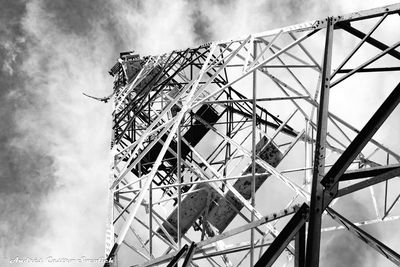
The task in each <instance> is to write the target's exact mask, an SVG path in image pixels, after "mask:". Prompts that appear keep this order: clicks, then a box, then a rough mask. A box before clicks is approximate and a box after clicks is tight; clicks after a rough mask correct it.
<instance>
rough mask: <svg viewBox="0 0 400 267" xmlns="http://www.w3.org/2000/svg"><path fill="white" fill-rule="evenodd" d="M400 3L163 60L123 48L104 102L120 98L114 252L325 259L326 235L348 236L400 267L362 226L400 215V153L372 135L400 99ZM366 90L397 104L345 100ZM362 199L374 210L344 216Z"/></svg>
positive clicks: (261, 261) (210, 259) (137, 262)
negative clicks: (399, 181) (344, 208)
mask: <svg viewBox="0 0 400 267" xmlns="http://www.w3.org/2000/svg"><path fill="white" fill-rule="evenodd" d="M399 11H400V5H399V4H397V5H391V6H387V7H382V8H378V9H373V10H368V11H361V12H357V13H353V14H348V15H343V16H335V17H328V18H326V19H323V20H316V21H313V22H308V23H304V24H299V25H294V26H290V27H286V28H282V29H277V30H272V31H266V32H261V33H257V34H251V35H249V36H246V37H243V38H238V39H234V40H230V41H221V42H213V43H208V44H205V45H201V46H199V47H196V48H188V49H186V50H179V51H172V52H171V53H166V54H162V55H159V56H149V57H143V58H142V57H140V56H139V55H135V54H134V53H133V52H127V53H121V56H120V59H119V60H118V62H117V63H116V64H115V65H114V67H113V68H112V69H111V71H110V74H111V75H113V76H114V77H115V82H114V92H113V95H112V96H110V97H108V98H103V99H100V100H105V101H107V100H108V99H109V98H111V97H113V100H114V101H113V129H112V142H111V153H112V160H111V166H110V170H111V172H110V188H109V217H108V225H107V233H106V238H107V239H106V255H107V256H108V258H109V259H111V258H114V259H115V260H118V262H119V263H120V265H121V266H132V265H134V266H156V265H162V266H177V265H176V264H177V263H178V262H180V263H182V266H257V267H258V266H271V265H273V264H274V263H276V264H277V265H279V264H281V265H284V264H292V265H294V266H318V265H319V261H320V246H321V235H324V233H325V232H329V233H332V232H334V231H347V232H348V234H349V235H354V236H356V237H357V238H358V239H359V241H360V242H363V243H365V244H367V245H368V246H370V247H371V248H373V249H374V250H376V252H377V253H379V254H381V255H383V256H384V257H385V258H387V260H388V261H391V262H393V263H395V264H396V265H400V256H399V254H397V252H395V251H394V250H393V249H391V248H390V247H388V246H387V245H385V244H384V243H383V242H381V241H379V240H377V239H376V238H375V237H373V236H372V235H370V234H369V233H368V232H367V231H366V230H365V229H363V228H362V225H367V224H377V225H382V224H380V223H383V222H386V221H393V220H397V219H399V215H396V212H398V211H399V210H398V209H396V207H397V206H396V204H397V202H398V199H399V196H400V195H395V194H394V193H393V190H392V191H391V189H395V187H394V186H392V185H393V184H394V183H395V182H396V179H393V178H396V177H397V176H398V175H399V174H400V164H399V161H400V155H399V154H397V152H398V151H399V147H394V148H393V147H392V148H390V147H389V145H385V140H383V142H381V141H382V140H381V139H379V136H378V137H377V136H374V134H375V133H376V132H377V131H378V129H380V128H381V126H382V125H383V123H384V122H385V120H386V119H387V118H388V117H389V116H390V115H391V113H392V112H393V111H394V110H395V109H396V106H397V104H398V103H399V101H400V83H399V82H400V79H399V76H398V71H399V70H400V65H399V59H400V52H398V51H397V50H396V48H397V47H398V46H399V45H400V35H399V34H398V32H397V31H396V30H394V31H393V33H392V34H388V33H390V29H398V28H397V27H399V24H400V17H399ZM360 87H362V88H361V89H362V90H363V91H364V93H365V94H366V95H368V94H369V93H371V96H374V95H376V94H377V92H379V94H384V95H385V98H386V100H385V101H384V102H383V103H381V105H380V106H379V107H378V108H377V109H376V108H375V107H373V106H371V107H368V109H369V110H370V113H368V115H365V114H364V113H362V109H360V110H361V111H360V110H359V109H357V108H356V106H357V105H362V103H360V101H359V100H358V99H353V102H349V101H347V102H346V103H351V105H348V104H347V106H346V104H345V103H344V102H340V101H337V99H340V97H344V98H348V97H349V94H350V92H351V91H357V89H360ZM393 88H394V89H393ZM385 92H386V93H385ZM387 92H390V94H389V93H387ZM350 95H351V94H350ZM332 98H333V100H332ZM330 100H331V101H330ZM330 102H331V103H330ZM335 105H336V106H335ZM337 105H339V107H337ZM328 107H329V108H328ZM343 109H346V110H348V111H349V112H348V113H347V114H348V115H349V117H350V118H352V115H353V113H357V112H359V113H357V114H358V115H357V116H359V117H360V118H362V119H360V120H361V121H362V124H361V125H364V126H363V127H362V128H361V129H357V127H356V126H354V123H351V122H348V121H349V120H348V118H346V117H343V116H342V117H340V116H339V115H335V114H336V112H337V111H340V110H343ZM371 109H372V110H371ZM397 111H398V108H397ZM360 112H361V113H360ZM342 113H343V112H342ZM344 114H346V113H344ZM370 114H373V115H372V116H371V115H370ZM364 122H366V124H364ZM387 127H389V131H390V125H389V126H387ZM387 127H386V128H387ZM393 138H397V135H395V134H393ZM396 151H397V152H396ZM367 188H368V190H365V189H367ZM363 189H364V190H363ZM391 192H392V193H391ZM397 193H398V192H397ZM349 194H352V195H353V197H352V198H345V196H346V195H349ZM347 197H348V196H347ZM342 199H343V200H342ZM346 199H347V200H346ZM349 199H350V200H349ZM351 199H368V200H370V201H371V203H373V205H369V204H368V205H367V206H368V208H370V209H371V210H372V211H371V212H367V213H366V214H365V216H364V217H363V220H361V221H356V220H354V219H353V218H351V216H348V215H346V216H344V215H343V214H341V212H340V211H339V212H338V210H339V208H338V209H336V208H335V207H336V206H334V205H339V204H340V202H341V201H342V202H344V201H347V202H346V203H348V205H351V203H352V201H351ZM335 203H339V204H335ZM366 208H367V207H366ZM334 221H336V222H337V224H334ZM341 229H342V230H341ZM343 229H344V230H343ZM321 233H323V234H321ZM306 240H307V242H306ZM306 243H307V244H306ZM327 249H329V248H327ZM114 262H115V261H114ZM114 265H116V263H114Z"/></svg>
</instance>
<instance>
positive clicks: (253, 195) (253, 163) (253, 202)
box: [250, 41, 257, 267]
mask: <svg viewBox="0 0 400 267" xmlns="http://www.w3.org/2000/svg"><path fill="white" fill-rule="evenodd" d="M256 55H257V43H256V42H254V41H253V56H254V60H256V58H257V57H256ZM256 90H257V72H256V71H255V72H253V99H252V100H253V101H252V102H253V116H252V130H253V132H252V138H251V146H252V157H251V175H252V176H253V178H252V180H251V205H252V206H253V207H255V206H256V123H257V121H256V119H257V103H256V99H257V95H256V93H257V92H256ZM254 217H255V214H254V210H253V211H252V212H251V221H252V222H253V221H254ZM250 244H251V246H250V267H252V266H253V265H254V228H252V229H251V231H250Z"/></svg>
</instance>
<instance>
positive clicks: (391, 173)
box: [337, 167, 400, 197]
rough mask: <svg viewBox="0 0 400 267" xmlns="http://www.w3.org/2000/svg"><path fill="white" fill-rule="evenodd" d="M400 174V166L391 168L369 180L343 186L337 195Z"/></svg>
mask: <svg viewBox="0 0 400 267" xmlns="http://www.w3.org/2000/svg"><path fill="white" fill-rule="evenodd" d="M399 175H400V167H397V168H395V169H392V170H389V171H387V172H384V173H382V174H379V175H377V176H375V177H373V178H370V179H368V180H365V181H362V182H359V183H356V184H353V185H350V186H348V187H345V188H342V189H340V190H339V191H338V194H337V197H341V196H344V195H347V194H350V193H353V192H355V191H358V190H361V189H363V188H366V187H369V186H372V185H375V184H378V183H381V182H384V181H387V180H389V179H392V178H394V177H396V176H399Z"/></svg>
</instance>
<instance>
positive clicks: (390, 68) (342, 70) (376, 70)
mask: <svg viewBox="0 0 400 267" xmlns="http://www.w3.org/2000/svg"><path fill="white" fill-rule="evenodd" d="M392 51H395V50H392ZM352 71H353V69H341V70H338V72H337V73H349V72H352ZM385 71H400V67H383V68H365V69H360V70H358V71H357V72H385Z"/></svg>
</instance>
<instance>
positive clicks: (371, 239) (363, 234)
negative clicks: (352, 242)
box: [326, 207, 400, 266]
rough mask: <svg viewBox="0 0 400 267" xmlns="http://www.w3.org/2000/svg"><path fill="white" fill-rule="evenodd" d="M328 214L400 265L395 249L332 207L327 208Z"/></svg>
mask: <svg viewBox="0 0 400 267" xmlns="http://www.w3.org/2000/svg"><path fill="white" fill-rule="evenodd" d="M326 210H327V212H328V214H329V215H330V216H331V217H332V218H333V219H334V220H335V221H337V222H338V223H340V224H342V225H343V226H344V227H345V228H346V229H347V230H348V231H349V232H350V233H352V234H353V235H355V236H356V237H357V238H359V239H360V240H361V241H363V242H364V243H365V244H367V245H368V246H370V247H371V248H373V249H374V250H376V251H377V252H378V253H380V254H381V255H383V256H384V257H385V258H387V259H388V260H390V261H391V262H393V263H394V264H396V265H397V266H400V255H399V254H397V253H396V252H395V251H394V250H392V249H391V248H389V247H388V246H386V245H385V244H383V243H382V242H380V241H379V240H377V239H376V238H374V237H373V236H371V235H370V234H368V233H367V232H365V231H364V230H362V229H361V228H359V227H357V226H356V225H354V224H353V223H352V222H350V221H349V220H348V219H346V218H345V217H343V216H342V215H340V214H339V213H337V212H336V211H334V210H333V209H331V208H329V207H328V208H327V209H326Z"/></svg>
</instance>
